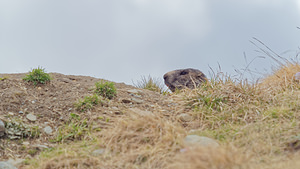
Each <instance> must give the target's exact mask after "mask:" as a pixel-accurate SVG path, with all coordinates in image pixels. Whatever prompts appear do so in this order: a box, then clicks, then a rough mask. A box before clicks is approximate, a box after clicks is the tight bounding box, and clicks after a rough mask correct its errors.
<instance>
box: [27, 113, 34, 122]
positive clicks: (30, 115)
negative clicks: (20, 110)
mask: <svg viewBox="0 0 300 169" xmlns="http://www.w3.org/2000/svg"><path fill="white" fill-rule="evenodd" d="M26 118H27V119H28V120H30V121H36V116H35V115H33V114H27V115H26Z"/></svg>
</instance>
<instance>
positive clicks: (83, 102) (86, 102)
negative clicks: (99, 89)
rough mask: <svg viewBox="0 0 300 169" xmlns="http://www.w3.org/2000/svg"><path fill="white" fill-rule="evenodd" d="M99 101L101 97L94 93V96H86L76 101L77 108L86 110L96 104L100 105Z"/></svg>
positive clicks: (82, 110)
mask: <svg viewBox="0 0 300 169" xmlns="http://www.w3.org/2000/svg"><path fill="white" fill-rule="evenodd" d="M99 103H101V99H100V98H99V96H98V95H96V94H94V95H92V96H85V97H84V99H80V100H78V102H76V103H75V108H76V109H77V110H78V111H81V112H84V111H87V110H90V109H92V108H93V107H94V106H95V105H98V104H99Z"/></svg>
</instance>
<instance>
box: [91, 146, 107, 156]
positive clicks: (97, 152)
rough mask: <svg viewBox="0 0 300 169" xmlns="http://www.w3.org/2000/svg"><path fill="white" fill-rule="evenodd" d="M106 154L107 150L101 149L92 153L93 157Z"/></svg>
mask: <svg viewBox="0 0 300 169" xmlns="http://www.w3.org/2000/svg"><path fill="white" fill-rule="evenodd" d="M104 153H105V149H103V148H101V149H97V150H94V151H93V152H92V155H93V156H100V155H102V154H104Z"/></svg>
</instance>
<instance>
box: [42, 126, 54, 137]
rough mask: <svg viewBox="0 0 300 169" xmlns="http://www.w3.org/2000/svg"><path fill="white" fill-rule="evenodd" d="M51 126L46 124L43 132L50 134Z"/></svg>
mask: <svg viewBox="0 0 300 169" xmlns="http://www.w3.org/2000/svg"><path fill="white" fill-rule="evenodd" d="M52 131H53V130H52V128H51V127H50V126H46V127H45V128H44V132H45V133H46V134H48V135H51V134H52Z"/></svg>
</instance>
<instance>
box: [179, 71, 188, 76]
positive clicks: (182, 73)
mask: <svg viewBox="0 0 300 169" xmlns="http://www.w3.org/2000/svg"><path fill="white" fill-rule="evenodd" d="M186 74H188V72H187V71H182V72H180V75H186Z"/></svg>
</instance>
